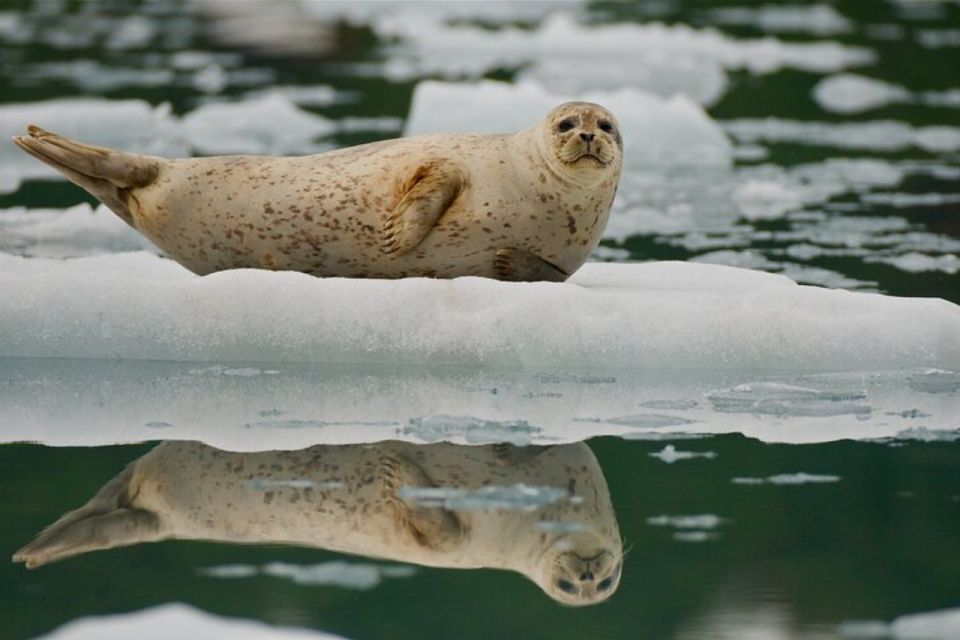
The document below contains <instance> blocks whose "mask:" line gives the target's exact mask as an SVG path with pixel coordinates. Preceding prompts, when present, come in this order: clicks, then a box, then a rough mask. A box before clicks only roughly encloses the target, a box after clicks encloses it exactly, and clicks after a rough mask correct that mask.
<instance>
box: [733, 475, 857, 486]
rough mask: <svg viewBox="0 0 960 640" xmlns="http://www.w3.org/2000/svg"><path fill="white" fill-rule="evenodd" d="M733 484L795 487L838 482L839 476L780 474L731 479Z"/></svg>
mask: <svg viewBox="0 0 960 640" xmlns="http://www.w3.org/2000/svg"><path fill="white" fill-rule="evenodd" d="M731 482H733V483H734V484H745V485H755V484H778V485H795V484H822V483H830V482H840V476H831V475H817V474H812V473H803V472H800V473H781V474H777V475H775V476H770V477H768V478H733V480H731Z"/></svg>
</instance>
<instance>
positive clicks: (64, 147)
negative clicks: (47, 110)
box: [13, 125, 160, 225]
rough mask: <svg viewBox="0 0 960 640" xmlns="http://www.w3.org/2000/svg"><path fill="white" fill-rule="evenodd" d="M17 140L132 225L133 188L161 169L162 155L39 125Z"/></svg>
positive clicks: (150, 179)
mask: <svg viewBox="0 0 960 640" xmlns="http://www.w3.org/2000/svg"><path fill="white" fill-rule="evenodd" d="M13 141H14V143H16V145H17V146H18V147H20V148H21V149H23V150H24V151H26V152H27V153H29V154H30V155H32V156H33V157H35V158H37V159H38V160H40V161H41V162H45V163H47V164H48V165H50V166H51V167H53V168H54V169H56V170H57V171H59V172H60V173H62V174H63V175H65V176H66V177H67V179H69V180H70V181H71V182H73V183H74V184H76V185H77V186H80V187H83V188H84V189H86V190H87V191H89V192H90V193H91V194H92V195H93V196H95V197H96V198H97V199H98V200H100V201H101V202H103V204H105V205H107V206H108V207H110V209H111V210H112V211H113V212H114V213H116V214H117V215H118V216H120V217H121V218H123V219H124V221H125V222H126V223H127V224H131V225H132V224H133V217H132V216H131V214H130V207H129V206H128V200H129V196H130V193H129V192H130V190H131V189H135V188H137V187H143V186H146V185H148V184H150V183H151V182H153V180H154V179H156V177H157V174H158V173H159V171H160V161H159V158H152V157H150V156H141V155H137V154H133V153H124V152H123V151H117V150H115V149H107V148H105V147H94V146H92V145H88V144H82V143H80V142H75V141H73V140H70V139H69V138H64V137H63V136H58V135H57V134H55V133H50V132H49V131H44V130H43V129H41V128H40V127H38V126H36V125H30V126H29V127H27V135H25V136H15V137H14V138H13Z"/></svg>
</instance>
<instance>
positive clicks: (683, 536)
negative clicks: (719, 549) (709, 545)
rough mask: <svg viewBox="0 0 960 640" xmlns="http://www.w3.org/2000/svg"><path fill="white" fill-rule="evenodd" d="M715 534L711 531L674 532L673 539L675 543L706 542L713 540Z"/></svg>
mask: <svg viewBox="0 0 960 640" xmlns="http://www.w3.org/2000/svg"><path fill="white" fill-rule="evenodd" d="M716 537H717V534H716V533H714V532H712V531H674V532H673V539H674V540H676V541H677V542H706V541H707V540H713V539H715V538H716Z"/></svg>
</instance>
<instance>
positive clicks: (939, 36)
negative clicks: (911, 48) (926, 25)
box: [916, 29, 960, 49]
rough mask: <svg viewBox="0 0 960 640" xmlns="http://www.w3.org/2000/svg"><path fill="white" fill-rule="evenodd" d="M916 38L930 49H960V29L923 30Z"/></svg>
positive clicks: (918, 32) (917, 33)
mask: <svg viewBox="0 0 960 640" xmlns="http://www.w3.org/2000/svg"><path fill="white" fill-rule="evenodd" d="M916 37H917V42H919V43H920V45H921V46H924V47H927V48H928V49H949V48H953V47H960V29H921V30H919V31H917V32H916Z"/></svg>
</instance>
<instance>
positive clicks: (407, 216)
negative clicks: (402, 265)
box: [381, 161, 465, 255]
mask: <svg viewBox="0 0 960 640" xmlns="http://www.w3.org/2000/svg"><path fill="white" fill-rule="evenodd" d="M464 184H465V176H464V175H463V173H462V172H461V171H460V170H459V169H457V168H456V166H454V165H453V164H451V163H450V162H448V161H435V162H430V163H426V164H422V165H420V166H419V167H417V170H416V171H414V173H413V175H411V176H410V178H409V179H408V180H407V181H405V182H404V184H403V186H402V187H401V188H400V196H401V197H400V201H399V202H398V203H397V204H396V206H394V208H393V211H391V212H390V214H389V216H388V217H387V220H386V222H385V223H384V227H383V238H382V243H381V247H382V249H383V251H384V253H393V254H397V255H402V254H404V253H407V252H408V251H410V250H412V249H413V248H414V247H416V246H417V245H418V244H420V243H421V242H423V239H424V238H426V237H427V234H428V233H430V230H431V229H432V228H433V225H434V224H435V223H436V222H437V220H439V219H440V216H442V215H443V213H444V212H445V211H446V210H447V208H448V207H449V206H450V205H451V204H452V203H453V201H454V200H456V199H457V196H458V195H460V192H461V191H462V190H463V187H464Z"/></svg>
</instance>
